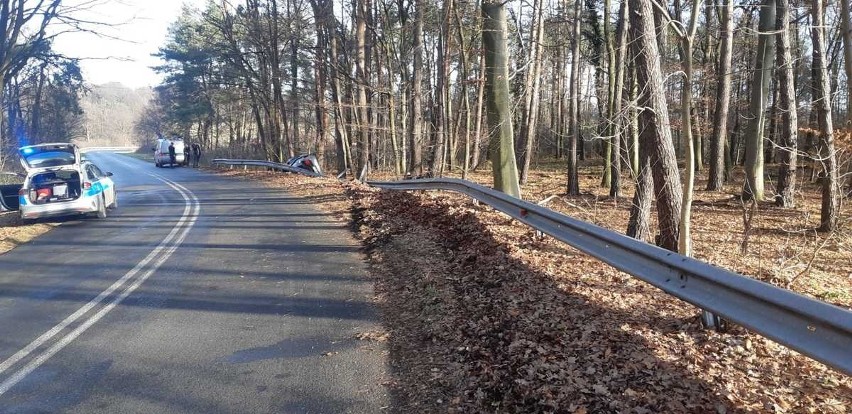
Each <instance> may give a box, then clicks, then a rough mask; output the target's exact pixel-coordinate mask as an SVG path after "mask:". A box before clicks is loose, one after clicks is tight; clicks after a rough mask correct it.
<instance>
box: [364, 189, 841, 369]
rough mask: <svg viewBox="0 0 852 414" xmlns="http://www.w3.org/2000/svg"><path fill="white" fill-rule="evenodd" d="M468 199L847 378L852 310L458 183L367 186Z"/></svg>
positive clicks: (492, 191) (487, 190)
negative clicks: (451, 194) (460, 195)
mask: <svg viewBox="0 0 852 414" xmlns="http://www.w3.org/2000/svg"><path fill="white" fill-rule="evenodd" d="M367 184H370V185H372V186H375V187H379V188H383V189H388V190H449V191H456V192H459V193H463V194H466V195H468V196H470V197H473V198H475V199H477V200H479V201H481V202H484V203H486V204H488V205H490V206H491V207H493V208H495V209H496V210H499V211H502V212H503V213H506V214H508V215H509V216H511V217H513V218H515V219H517V220H518V221H521V222H523V223H525V224H527V225H529V226H531V227H533V228H535V229H536V230H538V231H541V232H543V233H546V234H549V235H550V236H553V237H554V238H556V239H558V240H560V241H563V242H565V243H567V244H569V245H571V246H573V247H575V248H577V249H578V250H580V251H582V252H584V253H586V254H589V255H591V256H594V257H596V258H598V259H600V260H602V261H604V262H606V263H608V264H610V265H612V266H613V267H615V268H616V269H618V270H621V271H624V272H626V273H629V274H631V275H633V276H635V277H637V278H639V279H641V280H643V281H645V282H648V283H650V284H652V285H654V286H656V287H658V288H660V289H662V290H663V291H665V292H666V293H669V294H671V295H672V296H675V297H677V298H679V299H682V300H684V301H686V302H689V303H691V304H693V305H695V306H697V307H699V308H701V309H705V310H708V311H711V312H713V313H715V314H718V315H721V316H723V317H724V318H726V319H727V320H729V321H732V322H734V323H737V324H739V325H742V326H744V327H746V328H748V329H751V330H753V331H755V332H757V333H759V334H761V335H763V336H765V337H767V338H769V339H772V340H774V341H776V342H778V343H780V344H783V345H785V346H787V347H789V348H791V349H794V350H796V351H799V352H801V353H803V354H805V355H808V356H810V357H811V358H813V359H816V360H818V361H821V362H823V363H825V364H827V365H829V366H831V367H834V368H835V369H837V370H839V371H841V372H843V373H845V374H847V375H852V312H850V311H848V310H845V309H842V308H839V307H837V306H834V305H830V304H828V303H825V302H822V301H819V300H816V299H811V298H807V297H805V296H802V295H799V294H796V293H793V292H791V291H789V290H786V289H782V288H779V287H775V286H772V285H770V284H767V283H764V282H760V281H758V280H755V279H752V278H749V277H746V276H743V275H739V274H736V273H733V272H731V271H728V270H725V269H722V268H719V267H715V266H712V265H710V264H708V263H705V262H702V261H699V260H696V259H693V258H690V257H686V256H682V255H679V254H677V253H673V252H670V251H668V250H665V249H662V248H659V247H657V246H654V245H651V244H647V243H644V242H641V241H639V240H636V239H633V238H630V237H627V236H625V235H622V234H619V233H616V232H614V231H611V230H608V229H605V228H603V227H599V226H596V225H594V224H590V223H587V222H584V221H581V220H577V219H574V218H571V217H568V216H566V215H564V214H560V213H557V212H555V211H552V210H549V209H546V208H543V207H541V206H538V205H536V204H533V203H530V202H527V201H523V200H519V199H517V198H514V197H511V196H509V195H506V194H504V193H501V192H499V191H495V190H493V189H490V188H487V187H483V186H481V185H478V184H474V183H471V182H469V181H465V180H459V179H420V180H405V181H396V182H367Z"/></svg>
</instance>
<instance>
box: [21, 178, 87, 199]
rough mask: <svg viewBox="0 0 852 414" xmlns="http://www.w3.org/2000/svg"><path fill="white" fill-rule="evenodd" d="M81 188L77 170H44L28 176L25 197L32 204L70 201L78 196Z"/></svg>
mask: <svg viewBox="0 0 852 414" xmlns="http://www.w3.org/2000/svg"><path fill="white" fill-rule="evenodd" d="M81 190H82V188H81V184H80V173H78V172H77V171H74V170H58V171H46V172H43V173H38V174H34V175H32V176H31V177H30V185H29V191H28V194H27V198H28V200H29V202H30V203H32V204H47V203H56V202H62V201H71V200H76V199H78V198H80V195H81V194H82V193H81Z"/></svg>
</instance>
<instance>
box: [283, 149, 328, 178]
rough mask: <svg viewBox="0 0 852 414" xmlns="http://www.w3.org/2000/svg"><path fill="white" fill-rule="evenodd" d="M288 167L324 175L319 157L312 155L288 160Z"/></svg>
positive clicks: (298, 156)
mask: <svg viewBox="0 0 852 414" xmlns="http://www.w3.org/2000/svg"><path fill="white" fill-rule="evenodd" d="M287 165H289V166H291V167H294V168H300V169H303V170H306V171H310V172H313V173H316V174H317V175H322V170H320V166H319V161H317V157H316V156H314V155H310V154H305V155H297V156H295V157H293V158H290V159H289V160H287Z"/></svg>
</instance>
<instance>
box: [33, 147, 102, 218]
mask: <svg viewBox="0 0 852 414" xmlns="http://www.w3.org/2000/svg"><path fill="white" fill-rule="evenodd" d="M18 154H19V156H20V158H21V165H23V167H24V169H25V170H26V172H27V176H26V178H25V179H24V183H23V185H22V186H21V189H20V190H19V191H18V210H19V211H20V214H21V218H22V219H23V220H25V221H27V220H33V219H37V218H42V217H54V216H66V215H73V214H87V215H91V216H94V217H98V218H106V215H107V209H108V208H115V207H118V198H117V196H116V191H115V184H114V183H113V181H112V178H110V177H112V173H110V172H103V171H101V169H100V168H98V166H97V165H95V164H94V163H92V162H91V161H89V160H85V159H83V158H82V155H81V153H80V148H78V147H77V146H76V145H74V144H69V143H54V144H39V145H29V146H25V147H21V148H19V149H18Z"/></svg>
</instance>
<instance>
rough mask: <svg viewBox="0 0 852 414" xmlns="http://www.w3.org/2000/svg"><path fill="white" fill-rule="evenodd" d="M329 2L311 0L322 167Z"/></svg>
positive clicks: (324, 135) (322, 166)
mask: <svg viewBox="0 0 852 414" xmlns="http://www.w3.org/2000/svg"><path fill="white" fill-rule="evenodd" d="M328 4H330V0H311V8H312V9H313V12H314V30H316V37H317V38H316V50H315V53H316V61H315V64H314V76H315V81H314V100H315V101H316V102H315V108H316V109H315V114H314V115H315V117H316V123H317V130H316V138H315V140H316V155H317V160H318V161H319V162H320V167H321V168H323V169H325V168H326V165H325V145H326V140H327V136H328V100H327V99H326V85H327V83H328V67H329V62H328V58H327V57H326V49H327V48H328V47H329V44H328V36H327V33H328V30H326V25H327V24H328V18H329V17H328V14H327V10H328Z"/></svg>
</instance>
